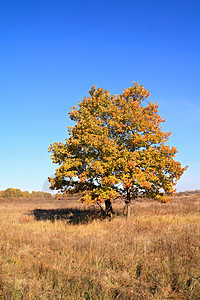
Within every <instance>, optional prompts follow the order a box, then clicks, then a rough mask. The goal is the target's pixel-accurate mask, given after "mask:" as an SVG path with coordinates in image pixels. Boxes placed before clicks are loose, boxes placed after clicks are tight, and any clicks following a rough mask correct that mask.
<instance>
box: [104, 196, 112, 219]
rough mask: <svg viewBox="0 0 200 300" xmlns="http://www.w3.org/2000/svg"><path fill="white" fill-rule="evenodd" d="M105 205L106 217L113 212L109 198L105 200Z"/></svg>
mask: <svg viewBox="0 0 200 300" xmlns="http://www.w3.org/2000/svg"><path fill="white" fill-rule="evenodd" d="M105 206H106V215H107V216H108V217H111V214H113V208H112V203H111V201H110V199H107V200H106V201H105Z"/></svg>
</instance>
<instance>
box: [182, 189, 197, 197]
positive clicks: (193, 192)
mask: <svg viewBox="0 0 200 300" xmlns="http://www.w3.org/2000/svg"><path fill="white" fill-rule="evenodd" d="M177 194H178V195H179V196H181V195H189V194H200V190H195V191H184V192H179V193H177Z"/></svg>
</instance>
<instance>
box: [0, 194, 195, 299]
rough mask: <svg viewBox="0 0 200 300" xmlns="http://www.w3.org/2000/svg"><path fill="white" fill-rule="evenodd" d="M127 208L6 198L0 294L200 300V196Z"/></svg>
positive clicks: (1, 216) (0, 223)
mask: <svg viewBox="0 0 200 300" xmlns="http://www.w3.org/2000/svg"><path fill="white" fill-rule="evenodd" d="M122 207H123V205H122V204H120V203H117V204H115V205H114V210H115V211H116V212H117V214H116V215H115V216H114V217H113V219H112V220H111V221H109V220H106V219H102V218H101V216H100V212H99V211H96V210H95V208H87V207H85V206H84V205H83V204H78V203H77V202H74V201H70V202H66V201H59V200H56V201H42V200H40V201H39V200H37V201H34V202H30V201H28V200H27V201H23V200H21V201H20V200H18V201H16V200H1V201H0V299H108V300H109V299H162V300H163V299H200V239H199V237H200V196H199V195H190V196H180V197H175V198H174V199H173V200H172V202H171V203H168V204H159V203H155V202H151V201H142V202H136V203H135V204H134V205H133V214H132V216H131V218H130V219H129V220H128V221H127V220H126V219H125V218H123V217H122V215H120V214H121V212H122Z"/></svg>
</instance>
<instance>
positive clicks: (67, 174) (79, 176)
mask: <svg viewBox="0 0 200 300" xmlns="http://www.w3.org/2000/svg"><path fill="white" fill-rule="evenodd" d="M148 96H149V91H148V90H146V89H144V87H143V86H142V85H139V84H138V83H133V86H131V87H130V88H127V89H125V90H124V91H123V93H122V94H120V95H111V94H110V93H109V91H107V90H103V89H102V88H96V87H95V86H93V87H92V89H91V90H90V92H89V96H88V97H85V98H83V100H82V101H80V102H79V108H77V107H73V108H72V111H71V112H70V113H69V115H70V118H71V120H73V121H74V122H75V125H74V126H72V127H68V130H69V138H67V139H66V142H65V143H61V142H60V143H54V144H52V145H51V146H50V148H49V151H50V152H51V153H52V155H51V158H52V160H53V162H54V163H57V164H58V165H59V166H58V168H57V169H56V174H55V177H54V178H50V182H51V188H52V189H58V190H61V191H64V190H68V191H71V192H80V191H81V192H83V191H84V192H85V194H84V195H83V197H82V201H83V202H85V203H88V204H90V203H92V202H103V201H105V200H107V199H111V200H113V199H115V198H117V197H118V196H123V197H126V198H128V199H129V201H131V199H135V198H136V197H148V198H154V199H157V200H159V201H161V202H167V201H169V196H170V195H171V194H172V193H173V191H174V185H175V184H176V182H177V180H178V179H179V178H180V177H181V175H182V174H183V172H184V170H185V169H186V168H182V166H181V164H180V163H179V162H177V161H175V160H174V157H175V154H176V153H177V150H176V148H175V147H171V148H170V147H169V146H168V145H166V142H167V141H168V139H169V136H170V134H171V133H170V132H167V133H165V132H163V131H162V127H161V124H162V123H163V122H164V120H163V119H162V117H160V116H159V115H158V105H156V104H154V103H152V102H148V104H147V101H144V100H146V99H147V98H148Z"/></svg>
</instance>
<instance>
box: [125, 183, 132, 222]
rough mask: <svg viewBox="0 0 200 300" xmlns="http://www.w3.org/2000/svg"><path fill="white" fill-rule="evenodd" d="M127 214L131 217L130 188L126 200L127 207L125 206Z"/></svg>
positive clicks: (127, 216)
mask: <svg viewBox="0 0 200 300" xmlns="http://www.w3.org/2000/svg"><path fill="white" fill-rule="evenodd" d="M124 212H125V216H126V218H127V219H129V217H130V215H131V195H130V192H129V189H127V196H126V200H125V208H124Z"/></svg>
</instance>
